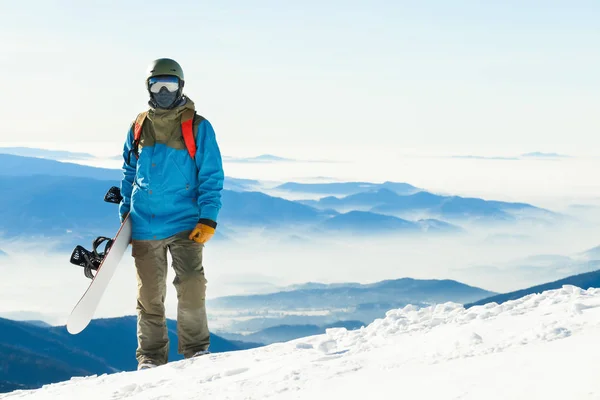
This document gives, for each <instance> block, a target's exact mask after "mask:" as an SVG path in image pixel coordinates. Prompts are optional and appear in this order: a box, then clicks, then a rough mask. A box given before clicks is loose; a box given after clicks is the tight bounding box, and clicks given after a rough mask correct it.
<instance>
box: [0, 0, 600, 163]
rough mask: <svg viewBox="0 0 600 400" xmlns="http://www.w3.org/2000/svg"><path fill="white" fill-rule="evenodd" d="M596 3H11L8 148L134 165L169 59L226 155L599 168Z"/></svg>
mask: <svg viewBox="0 0 600 400" xmlns="http://www.w3.org/2000/svg"><path fill="white" fill-rule="evenodd" d="M599 20H600V3H598V2H597V1H594V0H580V1H577V2H573V1H534V0H529V1H516V0H508V1H503V2H482V1H474V0H472V1H469V0H457V1H453V2H447V1H445V0H429V1H420V2H414V1H401V0H398V1H382V0H374V1H368V2H367V1H362V2H360V1H337V0H331V1H312V0H309V1H304V2H278V1H267V0H265V1H252V2H247V1H221V2H209V1H178V2H175V1H174V2H169V3H165V2H161V1H155V0H149V1H147V0H145V1H137V0H135V1H127V2H122V1H112V0H111V1H58V0H56V1H41V0H31V1H27V2H15V1H7V0H0V36H1V37H2V38H3V39H2V41H0V73H1V76H2V77H4V79H5V80H4V81H3V82H2V85H1V87H2V89H3V90H2V96H0V120H2V122H3V123H2V127H1V128H0V145H2V146H11V145H28V144H29V145H36V146H39V147H46V148H61V149H71V150H78V151H79V150H86V151H89V152H92V153H96V154H106V155H116V154H119V153H120V151H121V148H122V145H123V141H124V139H125V135H126V132H127V129H128V128H129V125H130V124H131V122H132V121H133V119H134V118H135V116H136V115H137V113H138V112H140V111H143V110H144V109H146V107H147V104H146V101H147V92H146V90H145V86H144V78H145V73H146V69H147V66H148V64H149V63H150V62H151V61H152V60H153V59H155V58H160V57H170V58H174V59H176V60H178V61H179V62H180V64H181V65H182V67H183V69H184V71H185V75H186V93H187V94H188V95H189V97H190V98H191V99H192V100H193V101H194V102H195V104H196V106H197V109H198V112H199V113H200V114H201V115H203V116H205V117H206V118H207V119H208V120H209V121H211V123H212V124H213V126H214V128H215V131H216V133H217V139H218V141H219V145H220V147H221V150H222V153H224V154H226V155H230V156H252V155H258V154H264V153H274V154H278V155H282V156H288V157H319V158H322V157H325V158H332V159H335V158H350V159H357V158H360V157H363V156H365V155H368V156H371V157H372V156H377V157H379V156H380V155H383V156H388V157H393V156H396V155H398V154H415V153H418V154H460V155H466V154H479V155H504V154H506V155H513V154H520V153H523V152H528V151H546V152H558V153H566V154H571V155H587V156H589V155H594V154H595V153H596V151H597V150H596V149H597V148H598V147H599V146H600V135H598V134H597V133H598V131H599V129H600V113H599V112H598V109H600V74H599V73H598V71H600V47H599V46H598V43H600V24H598V21H599Z"/></svg>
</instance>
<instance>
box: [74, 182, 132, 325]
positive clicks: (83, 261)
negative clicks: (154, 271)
mask: <svg viewBox="0 0 600 400" xmlns="http://www.w3.org/2000/svg"><path fill="white" fill-rule="evenodd" d="M120 199H121V195H120V191H119V188H117V187H114V186H113V187H112V188H111V189H110V190H109V191H108V192H107V194H106V196H105V197H104V200H105V201H107V202H111V203H117V201H119V202H120ZM105 240H106V241H107V242H108V243H107V244H106V247H105V250H104V252H101V253H98V252H97V243H99V242H103V241H105ZM130 242H131V221H130V219H129V215H128V216H126V217H125V219H124V220H123V222H122V223H121V226H120V228H119V230H118V232H117V234H116V235H115V236H114V238H112V239H108V238H106V237H99V238H98V239H96V240H95V241H94V250H93V252H90V251H87V250H85V249H84V248H83V247H81V246H77V247H76V248H75V250H73V253H72V254H71V263H72V264H76V265H80V266H82V267H84V269H85V273H86V276H87V277H88V278H90V279H91V280H92V282H91V283H90V286H89V287H88V289H87V290H86V291H85V293H84V294H83V296H82V297H81V299H80V300H79V302H78V303H77V304H76V305H75V307H74V308H73V311H72V312H71V315H70V316H69V319H68V321H67V331H68V332H69V333H70V334H72V335H76V334H78V333H80V332H81V331H83V330H84V329H85V328H86V327H87V326H88V324H89V323H90V321H91V320H92V317H93V316H94V312H95V311H96V308H97V307H98V304H100V300H101V299H102V295H103V294H104V291H105V290H106V288H107V287H108V284H109V283H110V280H111V278H112V276H113V275H114V273H115V271H116V269H117V267H118V265H119V263H120V261H121V259H122V258H123V255H124V254H125V250H127V247H128V246H129V243H130ZM93 270H95V271H96V273H95V274H93V273H92V271H93Z"/></svg>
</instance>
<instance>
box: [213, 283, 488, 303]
mask: <svg viewBox="0 0 600 400" xmlns="http://www.w3.org/2000/svg"><path fill="white" fill-rule="evenodd" d="M490 293H492V292H489V291H487V290H483V289H480V288H476V287H472V286H468V285H465V284H463V283H460V282H456V281H452V280H417V279H411V278H402V279H397V280H388V281H382V282H377V283H373V284H361V285H358V286H357V285H356V284H349V285H343V284H340V285H336V286H334V287H329V286H326V287H325V288H318V289H300V290H291V291H282V292H277V293H271V294H261V295H252V296H228V297H219V298H216V299H212V300H208V304H209V306H210V307H213V308H218V309H236V308H237V309H244V310H248V309H254V310H260V309H270V310H294V309H333V308H348V307H357V306H359V305H361V304H376V303H386V304H395V305H400V306H401V307H403V306H404V305H406V304H409V303H415V302H423V303H437V302H446V301H455V302H458V303H464V302H470V301H474V300H478V299H481V298H484V297H488V296H489V295H490ZM390 308H394V307H390Z"/></svg>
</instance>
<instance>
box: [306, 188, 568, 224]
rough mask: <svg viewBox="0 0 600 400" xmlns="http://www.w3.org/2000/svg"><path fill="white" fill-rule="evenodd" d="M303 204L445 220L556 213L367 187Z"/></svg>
mask: <svg viewBox="0 0 600 400" xmlns="http://www.w3.org/2000/svg"><path fill="white" fill-rule="evenodd" d="M302 203H303V204H306V205H309V206H311V207H314V208H317V209H321V210H336V211H338V212H343V211H347V210H357V209H358V210H362V211H370V212H372V213H378V214H385V215H392V216H399V217H402V216H414V215H415V214H419V215H422V216H425V217H427V218H441V219H445V220H447V221H456V220H462V221H464V220H484V221H490V220H494V221H517V220H520V219H524V218H537V219H542V218H545V219H547V220H552V219H556V218H558V215H557V214H556V213H554V212H552V211H548V210H545V209H542V208H538V207H535V206H533V205H531V204H526V203H509V202H503V201H493V200H483V199H479V198H468V197H460V196H442V195H437V194H434V193H430V192H425V191H419V192H417V193H414V194H409V195H400V194H398V193H397V192H395V191H393V190H390V189H388V188H382V189H375V190H369V191H365V192H361V193H357V194H352V195H348V196H345V197H334V196H328V197H324V198H322V199H320V200H304V201H302Z"/></svg>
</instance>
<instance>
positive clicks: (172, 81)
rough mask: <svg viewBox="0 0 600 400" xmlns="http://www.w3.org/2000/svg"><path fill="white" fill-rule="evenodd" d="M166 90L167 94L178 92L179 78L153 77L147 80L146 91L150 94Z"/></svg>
mask: <svg viewBox="0 0 600 400" xmlns="http://www.w3.org/2000/svg"><path fill="white" fill-rule="evenodd" d="M162 88H167V90H168V91H169V92H176V91H177V90H179V78H178V77H176V76H168V75H167V76H153V77H152V78H150V79H148V89H150V91H151V92H152V93H158V92H160V89H162Z"/></svg>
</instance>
